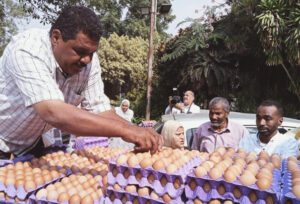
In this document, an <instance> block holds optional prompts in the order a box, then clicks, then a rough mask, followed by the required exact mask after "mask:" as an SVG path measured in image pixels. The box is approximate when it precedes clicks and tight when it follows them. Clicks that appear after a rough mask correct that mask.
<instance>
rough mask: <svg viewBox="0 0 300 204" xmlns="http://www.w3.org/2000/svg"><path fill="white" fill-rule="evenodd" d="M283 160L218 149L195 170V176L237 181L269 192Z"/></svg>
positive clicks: (274, 156)
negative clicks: (276, 171) (275, 172)
mask: <svg viewBox="0 0 300 204" xmlns="http://www.w3.org/2000/svg"><path fill="white" fill-rule="evenodd" d="M280 166H281V159H280V156H279V155H278V154H273V155H272V156H271V157H270V156H269V155H268V153H267V152H264V151H262V152H260V154H259V155H258V158H257V156H256V154H255V152H249V153H248V154H247V152H246V151H245V150H243V149H239V150H238V151H237V152H236V153H235V151H234V149H231V148H229V149H228V150H227V151H226V149H225V148H224V147H220V148H218V149H217V150H216V151H215V152H213V153H211V154H210V155H209V159H208V160H207V161H205V162H203V163H202V164H201V165H200V166H199V167H197V168H196V169H195V170H194V174H195V175H196V176H197V177H199V178H201V177H203V176H204V175H207V174H208V175H209V177H210V178H211V179H214V180H216V179H218V178H220V177H222V176H223V178H224V179H225V180H226V181H228V182H231V183H232V182H234V181H236V180H237V179H239V181H240V182H241V183H242V184H243V185H244V186H249V185H252V184H256V186H257V187H258V188H259V189H261V190H267V189H269V188H270V187H271V184H272V182H273V170H274V169H275V168H280Z"/></svg>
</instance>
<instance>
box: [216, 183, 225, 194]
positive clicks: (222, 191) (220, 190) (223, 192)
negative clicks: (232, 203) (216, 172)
mask: <svg viewBox="0 0 300 204" xmlns="http://www.w3.org/2000/svg"><path fill="white" fill-rule="evenodd" d="M217 191H218V193H219V194H220V195H224V194H225V192H226V189H225V187H224V185H223V184H220V185H219V186H218V188H217Z"/></svg>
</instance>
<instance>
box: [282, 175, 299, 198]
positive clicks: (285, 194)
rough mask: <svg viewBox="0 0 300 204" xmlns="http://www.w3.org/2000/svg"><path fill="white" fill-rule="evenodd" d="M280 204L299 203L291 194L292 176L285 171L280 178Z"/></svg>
mask: <svg viewBox="0 0 300 204" xmlns="http://www.w3.org/2000/svg"><path fill="white" fill-rule="evenodd" d="M282 184H283V187H282V191H281V195H282V196H281V203H285V202H286V201H288V200H289V201H291V203H293V204H294V203H300V199H299V198H296V196H295V195H294V194H293V193H292V174H291V172H290V171H285V173H284V175H283V177H282Z"/></svg>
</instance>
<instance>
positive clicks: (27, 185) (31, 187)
mask: <svg viewBox="0 0 300 204" xmlns="http://www.w3.org/2000/svg"><path fill="white" fill-rule="evenodd" d="M24 188H25V191H27V192H28V191H29V190H34V189H36V184H35V183H34V182H33V181H27V182H26V183H25V185H24Z"/></svg>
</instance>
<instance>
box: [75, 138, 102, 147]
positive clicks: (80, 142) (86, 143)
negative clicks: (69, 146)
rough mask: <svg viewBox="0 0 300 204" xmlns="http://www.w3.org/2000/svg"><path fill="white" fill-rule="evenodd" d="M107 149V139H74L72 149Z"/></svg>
mask: <svg viewBox="0 0 300 204" xmlns="http://www.w3.org/2000/svg"><path fill="white" fill-rule="evenodd" d="M94 146H99V147H108V138H107V137H80V138H76V139H75V144H74V149H75V150H79V149H83V148H86V147H94Z"/></svg>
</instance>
